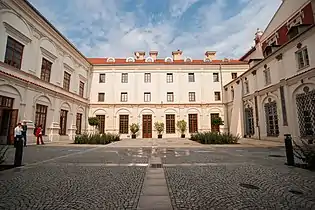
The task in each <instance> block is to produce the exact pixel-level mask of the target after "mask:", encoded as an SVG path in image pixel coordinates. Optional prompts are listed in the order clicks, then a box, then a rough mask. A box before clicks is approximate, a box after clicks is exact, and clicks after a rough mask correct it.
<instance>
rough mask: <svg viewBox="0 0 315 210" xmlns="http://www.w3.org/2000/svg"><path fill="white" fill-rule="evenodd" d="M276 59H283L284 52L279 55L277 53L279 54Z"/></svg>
mask: <svg viewBox="0 0 315 210" xmlns="http://www.w3.org/2000/svg"><path fill="white" fill-rule="evenodd" d="M276 59H277V60H278V61H280V60H282V53H280V54H279V55H277V56H276Z"/></svg>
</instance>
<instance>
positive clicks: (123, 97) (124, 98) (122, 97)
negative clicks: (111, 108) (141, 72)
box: [120, 92, 128, 102]
mask: <svg viewBox="0 0 315 210" xmlns="http://www.w3.org/2000/svg"><path fill="white" fill-rule="evenodd" d="M120 101H121V102H127V101H128V94H127V93H126V92H123V93H121V94H120Z"/></svg>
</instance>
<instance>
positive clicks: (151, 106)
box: [90, 103, 223, 108]
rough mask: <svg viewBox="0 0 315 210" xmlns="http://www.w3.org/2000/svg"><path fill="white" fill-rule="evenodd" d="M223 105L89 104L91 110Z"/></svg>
mask: <svg viewBox="0 0 315 210" xmlns="http://www.w3.org/2000/svg"><path fill="white" fill-rule="evenodd" d="M222 105H223V103H207V104H201V103H198V104H190V103H172V104H122V103H121V104H120V103H115V104H104V103H99V104H97V103H90V107H91V108H109V107H111V108H113V107H114V108H115V107H126V108H128V107H129V108H134V107H138V108H164V107H168V108H170V107H171V108H190V107H218V106H222Z"/></svg>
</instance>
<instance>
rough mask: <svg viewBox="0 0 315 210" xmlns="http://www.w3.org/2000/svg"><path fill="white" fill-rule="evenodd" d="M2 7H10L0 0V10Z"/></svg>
mask: <svg viewBox="0 0 315 210" xmlns="http://www.w3.org/2000/svg"><path fill="white" fill-rule="evenodd" d="M2 9H10V7H9V6H8V5H7V4H6V3H5V2H4V1H2V0H1V1H0V10H2Z"/></svg>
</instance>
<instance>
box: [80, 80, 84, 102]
mask: <svg viewBox="0 0 315 210" xmlns="http://www.w3.org/2000/svg"><path fill="white" fill-rule="evenodd" d="M83 95H84V82H82V81H80V85H79V96H81V97H82V98H83Z"/></svg>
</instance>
